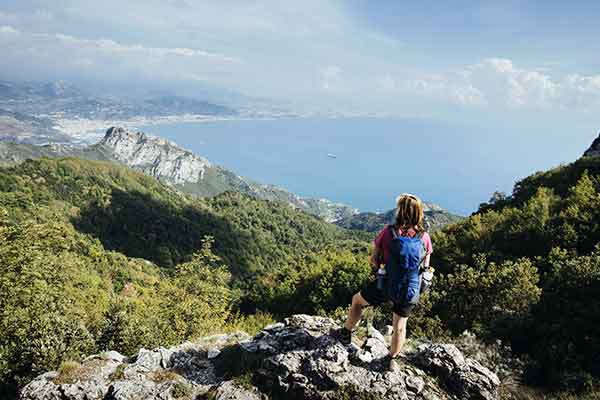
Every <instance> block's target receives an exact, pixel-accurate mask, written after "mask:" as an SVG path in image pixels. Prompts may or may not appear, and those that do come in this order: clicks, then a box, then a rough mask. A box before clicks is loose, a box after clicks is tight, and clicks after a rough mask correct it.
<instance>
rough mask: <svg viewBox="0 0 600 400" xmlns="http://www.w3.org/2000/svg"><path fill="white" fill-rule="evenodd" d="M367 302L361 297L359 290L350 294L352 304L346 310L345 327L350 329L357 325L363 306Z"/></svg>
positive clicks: (366, 304)
mask: <svg viewBox="0 0 600 400" xmlns="http://www.w3.org/2000/svg"><path fill="white" fill-rule="evenodd" d="M368 305H369V303H367V301H366V300H365V299H364V298H363V297H362V295H361V294H360V292H358V293H356V294H355V295H354V296H352V305H351V306H350V309H349V310H348V318H347V319H346V325H345V327H346V329H348V330H349V331H352V330H353V329H354V328H356V325H358V322H359V321H360V317H361V316H362V309H363V307H366V306H368Z"/></svg>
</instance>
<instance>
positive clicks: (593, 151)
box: [583, 133, 600, 157]
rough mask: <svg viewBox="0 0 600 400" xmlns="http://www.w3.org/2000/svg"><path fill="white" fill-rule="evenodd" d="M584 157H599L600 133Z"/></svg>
mask: <svg viewBox="0 0 600 400" xmlns="http://www.w3.org/2000/svg"><path fill="white" fill-rule="evenodd" d="M583 156H584V157H595V156H600V133H599V134H598V137H597V138H596V139H595V140H594V142H593V143H592V145H591V146H590V147H589V148H588V149H587V150H586V151H585V153H583Z"/></svg>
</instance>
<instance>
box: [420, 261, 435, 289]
mask: <svg viewBox="0 0 600 400" xmlns="http://www.w3.org/2000/svg"><path fill="white" fill-rule="evenodd" d="M433 271H434V269H433V268H431V267H429V268H427V269H426V270H425V272H423V277H422V280H421V293H425V292H427V291H428V290H429V288H430V287H431V281H433Z"/></svg>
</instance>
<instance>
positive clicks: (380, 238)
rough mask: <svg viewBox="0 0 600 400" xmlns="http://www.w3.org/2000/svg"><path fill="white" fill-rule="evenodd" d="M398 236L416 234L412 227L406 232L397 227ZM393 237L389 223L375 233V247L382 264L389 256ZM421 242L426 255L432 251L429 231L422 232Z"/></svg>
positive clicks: (385, 262)
mask: <svg viewBox="0 0 600 400" xmlns="http://www.w3.org/2000/svg"><path fill="white" fill-rule="evenodd" d="M397 232H398V236H408V237H413V236H415V235H416V234H417V232H416V231H415V230H414V229H409V230H407V231H406V232H403V231H402V229H398V231H397ZM392 239H393V236H392V232H390V227H389V225H386V227H385V228H383V229H382V230H381V232H379V234H377V237H376V238H375V247H376V248H378V249H379V253H380V254H381V255H382V259H381V262H382V263H383V264H387V261H388V259H389V257H390V243H391V241H392ZM422 239H423V243H424V244H425V251H426V255H429V254H431V253H433V245H432V244H431V237H430V236H429V233H427V232H425V233H423V238H422Z"/></svg>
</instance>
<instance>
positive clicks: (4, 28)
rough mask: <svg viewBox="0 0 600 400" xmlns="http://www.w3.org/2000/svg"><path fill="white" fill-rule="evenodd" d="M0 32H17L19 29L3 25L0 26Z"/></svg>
mask: <svg viewBox="0 0 600 400" xmlns="http://www.w3.org/2000/svg"><path fill="white" fill-rule="evenodd" d="M0 33H8V34H14V33H19V31H17V30H16V29H15V28H13V27H12V26H8V25H4V26H0Z"/></svg>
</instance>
